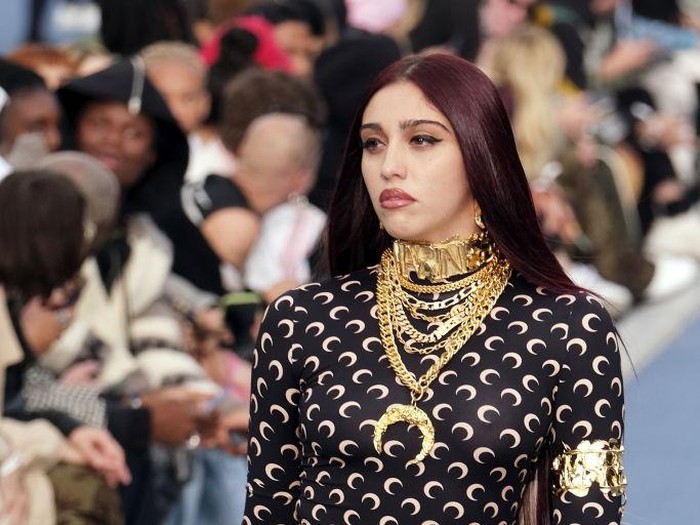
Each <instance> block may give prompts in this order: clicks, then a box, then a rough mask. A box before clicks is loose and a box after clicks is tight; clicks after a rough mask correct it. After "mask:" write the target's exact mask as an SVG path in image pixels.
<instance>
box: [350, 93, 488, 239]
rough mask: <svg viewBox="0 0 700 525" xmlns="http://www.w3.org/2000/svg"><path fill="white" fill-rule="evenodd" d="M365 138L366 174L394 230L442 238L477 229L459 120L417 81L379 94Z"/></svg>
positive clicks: (399, 234) (366, 118) (366, 117)
mask: <svg viewBox="0 0 700 525" xmlns="http://www.w3.org/2000/svg"><path fill="white" fill-rule="evenodd" d="M360 139H361V141H362V145H363V153H362V177H363V178H364V181H365V185H366V187H367V191H368V192H369V196H370V199H371V200H372V205H373V207H374V210H375V212H376V213H377V216H378V217H379V221H380V222H381V223H382V225H383V226H384V228H385V230H386V231H387V233H389V235H391V236H392V237H394V238H396V239H403V240H409V241H428V242H439V241H443V240H445V239H447V238H449V237H451V236H453V235H459V236H461V237H468V236H469V235H471V234H472V233H474V232H475V231H476V230H477V227H476V225H475V223H474V209H475V208H474V198H473V197H472V193H471V190H470V188H469V184H468V182H467V174H466V170H465V168H464V162H463V160H462V154H461V151H460V149H459V144H458V142H457V137H456V135H455V132H454V130H453V129H452V125H451V124H450V123H449V121H448V120H447V118H446V117H445V116H444V115H443V114H442V113H440V112H439V111H438V110H437V109H435V108H434V107H433V106H432V105H430V103H429V102H428V101H427V100H426V99H425V97H424V96H423V93H422V92H421V91H420V89H418V88H417V87H416V86H415V85H414V84H411V83H409V82H399V83H396V84H390V85H389V86H387V87H385V88H383V89H381V90H380V91H378V92H377V93H376V94H375V95H374V96H373V97H372V99H371V100H370V102H369V104H368V105H367V108H366V109H365V112H364V114H363V116H362V127H361V130H360Z"/></svg>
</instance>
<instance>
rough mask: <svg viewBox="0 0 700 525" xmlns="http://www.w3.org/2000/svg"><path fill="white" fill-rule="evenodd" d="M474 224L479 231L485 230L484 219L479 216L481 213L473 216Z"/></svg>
mask: <svg viewBox="0 0 700 525" xmlns="http://www.w3.org/2000/svg"><path fill="white" fill-rule="evenodd" d="M474 222H475V223H476V226H477V227H478V228H479V229H481V230H485V229H486V224H484V218H483V217H482V216H481V212H480V211H478V212H476V213H475V214H474Z"/></svg>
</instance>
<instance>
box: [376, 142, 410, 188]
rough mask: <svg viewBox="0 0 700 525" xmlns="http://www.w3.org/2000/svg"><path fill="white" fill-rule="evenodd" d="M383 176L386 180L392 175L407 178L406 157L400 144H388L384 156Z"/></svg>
mask: <svg viewBox="0 0 700 525" xmlns="http://www.w3.org/2000/svg"><path fill="white" fill-rule="evenodd" d="M381 176H382V178H383V179H385V180H389V179H391V178H392V177H399V178H401V179H404V178H406V159H405V155H404V151H403V148H401V147H400V146H398V145H391V144H389V145H387V147H386V149H385V150H384V157H383V158H382V168H381Z"/></svg>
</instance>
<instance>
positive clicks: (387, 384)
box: [244, 269, 623, 525]
mask: <svg viewBox="0 0 700 525" xmlns="http://www.w3.org/2000/svg"><path fill="white" fill-rule="evenodd" d="M375 290H376V271H375V269H367V270H363V271H359V272H355V273H353V274H351V275H348V276H344V277H339V278H336V279H331V280H329V281H326V282H324V283H321V284H319V283H313V284H309V285H305V286H302V287H301V288H298V289H296V290H293V291H291V292H289V293H287V294H286V295H283V296H282V297H280V298H279V299H278V300H277V301H276V302H274V303H273V304H272V305H270V307H269V308H268V310H267V312H266V314H265V318H264V320H263V323H262V326H261V329H260V333H259V338H258V344H257V348H256V352H255V358H254V371H253V383H252V397H251V424H250V441H249V451H248V454H249V463H250V471H249V477H248V500H247V504H246V512H245V520H244V523H245V524H249V525H252V524H265V525H271V524H284V525H289V524H297V523H300V524H323V525H329V524H348V525H356V524H363V525H367V524H381V525H390V524H394V525H398V524H402V525H404V524H422V525H438V524H439V525H447V524H450V523H454V524H458V523H459V524H480V525H491V524H493V525H514V524H515V523H516V521H517V515H518V510H519V508H520V502H521V497H522V494H523V492H524V490H525V487H526V485H527V483H528V481H529V480H530V477H531V476H532V471H533V467H534V465H535V464H536V463H537V460H538V458H539V457H540V456H541V453H542V452H543V450H545V448H549V450H550V455H551V457H555V456H556V455H558V454H559V453H561V452H562V451H563V450H565V447H568V448H572V449H573V448H576V446H577V445H578V444H579V443H580V442H581V441H583V440H589V441H594V440H605V441H609V440H611V439H616V440H620V441H621V440H622V434H623V388H622V379H621V372H620V354H619V350H618V342H617V337H616V335H615V331H614V327H613V324H612V321H611V319H610V316H609V315H608V313H607V312H606V310H605V308H604V307H603V306H602V305H601V304H600V303H599V301H598V300H597V299H596V298H594V297H592V296H588V295H585V294H583V293H581V294H577V295H559V296H556V295H553V294H551V293H548V292H546V291H544V290H542V289H535V287H533V286H532V285H530V284H528V283H527V282H526V281H525V280H524V279H523V278H522V277H520V276H518V275H515V274H514V275H513V276H512V277H511V280H510V282H509V283H508V285H507V286H506V289H505V290H504V292H503V294H502V295H501V297H500V298H499V299H498V301H497V303H496V305H495V307H494V308H493V309H492V311H491V312H490V313H489V315H488V316H487V317H486V318H485V320H484V322H483V323H482V325H481V327H480V328H479V329H478V330H477V332H476V333H475V334H474V335H473V336H472V337H471V339H470V340H469V341H467V343H466V345H465V347H464V348H463V349H462V350H461V351H460V352H458V353H457V354H456V355H455V356H454V358H453V359H452V360H451V361H450V362H449V363H448V364H447V365H446V366H445V367H444V368H443V369H442V371H441V372H440V374H439V376H438V377H437V379H435V381H434V382H433V383H432V384H431V387H430V390H429V391H428V394H427V396H426V398H424V399H423V400H421V401H420V402H419V403H418V407H419V408H421V409H422V410H423V411H425V413H426V414H427V415H428V417H429V418H430V420H431V422H432V424H433V425H434V427H435V445H434V446H433V448H432V451H431V452H430V454H429V455H428V456H427V457H426V458H425V459H424V460H423V461H422V462H420V463H418V464H413V465H407V463H408V462H409V461H410V460H411V459H413V458H414V457H415V456H416V454H417V453H418V452H419V451H420V449H421V443H422V435H421V433H420V431H419V429H418V428H416V427H413V426H410V425H408V424H407V423H405V422H402V421H399V422H398V423H395V424H393V425H391V426H390V427H389V428H388V429H387V431H386V433H385V434H384V436H383V447H384V448H383V450H382V452H381V453H380V454H378V453H377V452H376V451H375V449H374V446H373V441H372V437H373V432H374V426H375V423H376V422H377V421H378V420H379V418H380V417H381V416H382V414H384V413H385V411H386V410H387V408H388V407H389V406H390V405H391V404H393V403H399V404H405V405H408V404H410V402H411V398H410V394H409V390H408V389H407V388H406V387H405V386H403V385H402V384H401V383H400V382H399V381H398V380H397V379H396V376H395V374H394V372H393V370H392V369H391V367H390V366H389V363H388V360H387V357H386V356H385V354H384V351H383V349H382V345H381V342H380V339H379V325H378V321H377V306H376V301H375ZM402 358H403V359H404V362H405V363H406V365H407V367H408V369H409V370H411V371H412V372H413V373H414V374H415V375H416V376H420V375H422V374H423V373H424V372H425V370H427V368H428V367H429V366H430V364H431V363H432V362H433V360H434V359H436V357H435V356H430V355H427V356H421V355H418V354H411V355H408V354H404V355H402ZM551 500H552V501H551V507H552V509H551V513H552V523H554V524H567V525H569V524H574V523H576V524H579V525H594V524H595V525H601V524H604V525H612V524H618V523H619V522H620V519H621V514H622V497H621V496H614V495H612V494H611V493H609V492H604V491H601V490H600V489H599V488H598V487H597V486H596V485H594V486H593V487H592V488H591V489H590V490H589V491H588V494H587V495H586V496H574V495H572V494H571V493H569V492H565V493H564V494H563V495H561V496H555V495H552V496H551Z"/></svg>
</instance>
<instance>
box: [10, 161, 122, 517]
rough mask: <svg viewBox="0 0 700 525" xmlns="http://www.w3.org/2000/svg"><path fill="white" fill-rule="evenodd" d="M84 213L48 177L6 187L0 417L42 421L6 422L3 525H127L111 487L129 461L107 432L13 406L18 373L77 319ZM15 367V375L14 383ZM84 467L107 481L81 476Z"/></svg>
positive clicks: (25, 175) (70, 190)
mask: <svg viewBox="0 0 700 525" xmlns="http://www.w3.org/2000/svg"><path fill="white" fill-rule="evenodd" d="M83 210H84V201H83V200H82V198H81V196H80V194H79V193H78V191H77V190H76V189H75V188H74V187H73V186H72V185H71V184H70V183H69V182H68V181H65V180H61V179H57V178H56V177H55V176H53V175H51V174H49V173H46V172H42V171H34V172H18V173H16V174H14V175H11V176H9V177H8V178H7V179H6V180H4V181H2V183H0V214H2V217H1V219H2V220H0V247H1V248H2V249H1V252H2V257H0V283H2V288H0V340H2V349H1V350H0V367H1V368H2V370H0V387H1V388H0V401H3V394H4V393H5V392H7V393H8V394H9V397H8V399H5V400H4V402H3V403H1V404H0V416H2V409H3V407H4V406H5V405H7V404H8V402H9V403H10V409H11V413H12V414H13V415H14V416H16V417H20V418H22V419H32V420H34V421H32V422H31V423H20V422H18V421H12V420H9V419H7V417H5V418H2V419H0V435H2V436H3V440H2V441H3V444H4V445H5V448H3V450H2V451H0V460H1V461H3V462H4V463H3V471H4V472H3V476H2V477H1V478H0V489H1V491H2V498H3V499H2V505H0V517H2V518H3V520H9V522H10V523H13V524H14V523H17V524H20V523H21V524H24V523H28V524H30V525H34V524H45V523H54V522H55V521H56V519H57V518H56V512H57V511H58V519H59V520H60V521H61V522H64V521H65V520H66V519H68V520H70V519H71V518H69V516H72V517H74V518H76V517H78V514H79V513H80V512H83V511H84V512H86V515H91V516H92V522H93V523H101V524H102V523H104V524H108V523H109V524H113V523H114V524H116V523H120V516H121V511H120V506H119V501H118V498H117V496H116V493H115V492H113V491H111V490H109V489H107V485H106V484H105V481H106V482H107V483H109V484H110V485H111V486H112V487H114V486H115V485H116V484H118V483H128V482H129V481H130V475H129V471H128V469H127V468H126V466H125V464H124V455H123V452H122V450H121V448H120V447H119V445H117V444H116V443H115V442H114V440H113V439H112V438H111V437H110V436H109V434H108V433H107V432H105V431H104V430H101V429H98V428H93V427H89V426H86V425H82V424H80V423H79V422H76V421H75V420H73V419H72V418H70V417H69V416H67V415H66V414H63V413H60V412H56V411H46V412H43V413H34V414H32V413H29V412H27V411H25V410H24V409H23V407H22V406H21V405H18V404H17V403H16V401H17V400H16V399H15V393H16V391H17V387H18V385H17V374H16V371H17V370H18V368H19V367H22V366H23V364H25V363H26V361H27V360H28V359H29V360H30V359H32V358H33V353H32V352H33V351H37V352H40V351H42V350H44V349H45V348H46V347H47V346H48V345H49V344H50V343H51V341H52V340H53V339H54V338H56V337H57V336H58V334H60V332H61V329H62V328H61V324H62V319H65V317H66V315H67V316H70V309H71V306H70V305H68V304H67V302H68V301H67V299H68V297H67V295H66V292H67V291H68V289H69V288H68V286H70V283H71V281H72V279H73V276H74V275H75V274H76V272H77V270H78V268H79V264H80V261H81V260H82V257H83V256H84V253H85V238H84V230H83V219H84V213H83ZM66 283H67V284H66ZM8 365H11V368H12V369H13V371H12V372H11V375H10V377H9V378H8V381H7V383H6V382H5V370H4V369H5V367H6V366H8ZM6 415H7V414H6ZM42 417H43V418H44V419H39V418H42ZM49 421H50V422H52V423H49ZM59 430H60V432H59ZM63 436H66V437H63ZM59 461H61V462H63V463H61V464H60V465H59V467H58V468H54V470H53V471H51V472H52V476H53V479H54V480H58V479H59V478H60V479H61V480H62V481H61V482H59V483H54V484H53V489H55V490H56V491H57V492H56V494H55V497H54V495H53V494H52V493H53V489H52V484H51V483H49V482H48V478H47V477H46V474H47V472H48V471H49V469H50V468H51V466H52V465H55V464H56V463H57V462H59ZM13 462H15V463H13ZM85 464H87V465H88V466H89V467H91V468H92V469H95V470H96V471H98V472H100V473H101V474H102V477H95V476H94V475H92V474H91V473H90V472H91V471H90V470H85V469H84V467H80V468H82V470H80V471H79V470H76V469H78V468H79V467H78V466H79V465H85ZM71 465H73V466H71ZM5 469H9V470H8V471H7V472H5ZM5 474H7V475H5ZM102 478H104V480H105V481H100V480H101V479H102ZM29 487H31V492H25V491H26V490H28V488H29ZM67 493H70V496H71V497H70V500H68V499H66V497H65V496H66V494H67ZM5 498H8V499H5ZM54 501H55V505H54ZM7 502H11V503H13V504H14V505H7V504H6V503H7Z"/></svg>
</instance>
